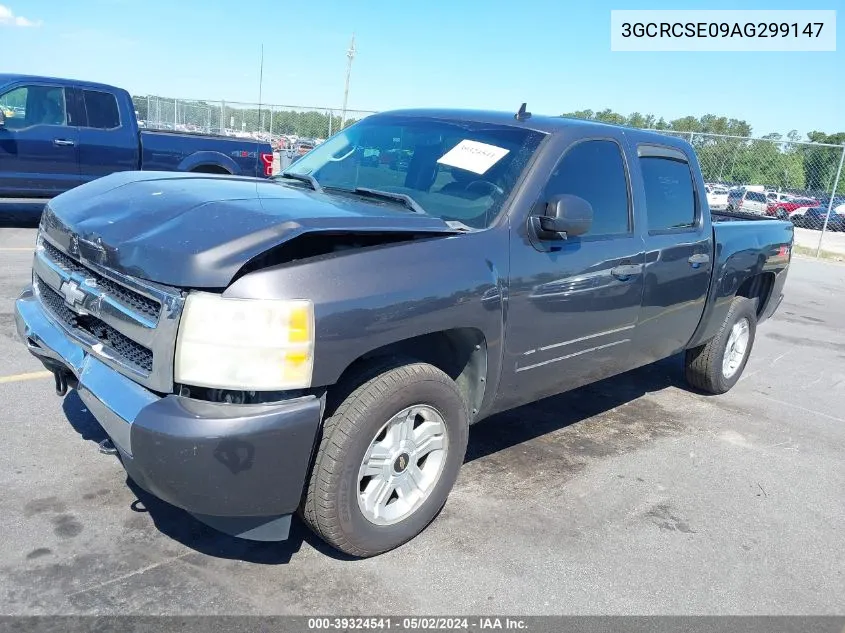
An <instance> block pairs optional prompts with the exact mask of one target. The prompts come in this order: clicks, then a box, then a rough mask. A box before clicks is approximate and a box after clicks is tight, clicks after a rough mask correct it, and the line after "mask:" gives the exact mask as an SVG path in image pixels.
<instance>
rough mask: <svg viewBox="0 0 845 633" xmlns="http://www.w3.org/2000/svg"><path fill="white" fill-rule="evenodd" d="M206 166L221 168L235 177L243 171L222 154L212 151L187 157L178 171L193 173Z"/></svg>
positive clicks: (180, 164)
mask: <svg viewBox="0 0 845 633" xmlns="http://www.w3.org/2000/svg"><path fill="white" fill-rule="evenodd" d="M206 165H213V166H215V167H221V168H223V169H225V170H226V171H228V172H229V173H230V174H233V175H235V176H240V175H241V169H240V167H238V164H237V163H236V162H235V161H234V160H232V159H231V158H230V157H229V156H226V155H225V154H223V153H221V152H212V151H204V152H194V153H193V154H190V155H188V156H186V157H185V158H184V159H183V160H182V162H181V163H179V166H178V167H177V170H178V171H192V170H194V169H196V168H197V167H203V166H206Z"/></svg>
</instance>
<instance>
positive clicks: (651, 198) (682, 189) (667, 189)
mask: <svg viewBox="0 0 845 633" xmlns="http://www.w3.org/2000/svg"><path fill="white" fill-rule="evenodd" d="M640 169H641V170H642V173H643V185H644V186H645V200H646V211H647V213H648V229H649V231H668V230H672V229H684V228H692V227H693V226H695V189H694V188H693V184H692V173H691V172H690V168H689V165H688V164H687V163H686V162H685V161H681V160H676V159H674V158H667V157H663V156H642V157H640Z"/></svg>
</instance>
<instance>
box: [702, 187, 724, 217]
mask: <svg viewBox="0 0 845 633" xmlns="http://www.w3.org/2000/svg"><path fill="white" fill-rule="evenodd" d="M705 191H706V192H707V204H708V205H710V209H712V210H713V211H724V210H725V209H727V208H728V190H727V189H725V188H724V187H718V186H708V187H705Z"/></svg>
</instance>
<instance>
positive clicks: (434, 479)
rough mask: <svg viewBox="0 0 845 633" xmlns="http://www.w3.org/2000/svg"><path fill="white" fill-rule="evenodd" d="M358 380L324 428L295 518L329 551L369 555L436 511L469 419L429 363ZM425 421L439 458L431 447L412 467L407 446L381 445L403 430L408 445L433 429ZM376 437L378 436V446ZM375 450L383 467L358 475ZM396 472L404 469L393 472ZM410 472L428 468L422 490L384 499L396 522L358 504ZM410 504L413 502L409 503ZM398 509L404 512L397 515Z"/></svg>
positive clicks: (401, 539)
mask: <svg viewBox="0 0 845 633" xmlns="http://www.w3.org/2000/svg"><path fill="white" fill-rule="evenodd" d="M361 383H362V384H360V386H358V387H357V388H356V389H354V391H352V392H351V393H350V394H349V395H348V396H347V397H346V398H345V399H344V400H343V401H342V402H341V403H340V405H339V406H338V407H337V409H336V410H335V411H334V414H333V415H332V416H331V417H329V418H328V419H326V421H325V423H324V425H323V433H322V438H321V440H320V446H319V449H318V451H317V455H316V457H315V460H314V466H313V468H312V471H311V476H310V479H309V482H308V488H307V490H306V492H305V496H304V499H303V503H302V506H301V509H300V514H301V516H302V518H303V520H304V521H305V523H306V524H307V525H308V526H309V527H310V528H311V529H312V530H313V531H314V532H315V533H316V534H317V535H318V536H319V537H321V538H322V539H323V540H325V541H326V542H327V543H329V544H330V545H332V546H333V547H335V548H337V549H338V550H340V551H342V552H344V553H346V554H350V555H352V556H357V557H368V556H374V555H376V554H381V553H383V552H386V551H388V550H391V549H393V548H395V547H398V546H399V545H402V544H403V543H405V542H407V541H409V540H411V539H412V538H414V537H415V536H416V535H417V534H419V533H420V532H422V531H423V530H424V529H425V527H426V526H427V525H428V524H429V523H430V522H431V521H432V520H433V519H434V518H435V517H436V516H437V514H438V513H439V512H440V510H441V508H442V507H443V505H444V504H445V503H446V498H447V497H448V495H449V492H450V491H451V490H452V486H453V485H454V484H455V480H456V479H457V477H458V472H459V470H460V468H461V465H462V464H463V460H464V455H465V453H466V445H467V436H468V432H469V414H468V411H467V405H466V403H465V401H464V399H463V397H462V396H461V394H460V392H459V391H458V388H457V385H456V384H455V383H454V381H453V380H452V379H451V378H449V376H447V375H446V374H445V373H444V372H442V371H441V370H440V369H438V368H436V367H434V366H433V365H429V364H427V363H420V362H414V361H410V362H404V363H402V364H398V366H397V363H396V362H394V364H393V366H392V367H390V366H389V365H388V366H387V368H385V367H382V368H381V371H379V372H377V373H376V375H374V376H373V375H372V370H371V373H370V374H368V375H366V374H365V375H364V376H363V380H361ZM415 411H419V412H420V413H419V414H415V413H414V412H415ZM406 412H408V413H407V415H406ZM422 413H424V414H425V416H427V417H426V418H425V419H424V420H423V421H421V422H417V421H418V420H420V419H423V418H422V415H421V414H422ZM400 414H401V415H400ZM438 415H439V421H438V420H437V418H438ZM403 420H405V421H406V422H403ZM407 420H410V422H407ZM432 420H433V422H432ZM428 422H432V424H434V425H435V427H436V428H438V429H440V431H441V432H440V435H438V436H437V437H438V438H439V439H438V441H439V442H440V443H441V444H442V446H443V447H444V448H443V449H442V453H441V452H438V451H437V450H436V449H435V450H431V452H430V453H427V454H426V455H424V456H423V457H422V458H419V460H420V461H418V462H417V461H416V459H417V458H416V457H415V455H416V454H417V453H416V452H415V451H416V450H417V449H416V448H408V449H407V452H406V449H405V448H402V447H400V448H398V449H396V451H398V452H395V451H392V449H386V448H384V446H385V444H390V443H391V442H392V440H391V442H389V441H388V440H389V439H390V438H394V437H396V436H397V434H399V435H401V432H402V430H407V429H410V431H409V433H410V434H408V435H404V436H403V437H404V438H405V439H403V440H401V441H402V442H407V443H413V441H414V440H415V439H417V438H418V437H421V436H422V431H421V429H423V428H426V429H428V428H435V427H432V426H431V425H430V424H427V423H428ZM440 422H442V425H440ZM409 424H410V426H408V425H409ZM423 424H426V425H427V426H426V427H423ZM437 425H439V426H437ZM379 437H381V438H383V439H382V440H381V441H379ZM376 445H378V447H379V449H378V450H380V451H386V454H387V455H390V457H387V458H383V459H382V460H380V461H381V462H383V463H384V464H385V466H383V467H380V468H383V470H382V471H380V474H379V475H375V476H371V477H368V476H367V475H364V476H363V478H362V472H365V471H364V462H365V458H367V457H368V455H371V454H374V453H375V451H376V448H375V446H376ZM408 445H410V444H403V445H401V446H408ZM427 445H428V444H427ZM397 446H398V445H397ZM432 446H433V444H432ZM420 450H422V449H420ZM394 452H395V454H394ZM403 456H404V457H405V461H404V462H403V461H402V459H403ZM374 460H375V458H370V460H369V461H368V462H367V463H368V464H372V463H373V461H374ZM412 464H413V466H412ZM400 468H401V472H397V469H400ZM413 469H416V470H413ZM426 469H428V470H426ZM412 470H413V472H415V473H418V474H419V475H421V474H422V473H423V471H426V477H425V479H426V481H427V482H428V488H427V489H426V490H425V491H424V492H423V491H422V486H420V488H419V489H414V490H413V491H412V492H410V493H408V492H403V488H402V486H401V485H400V484H399V483H397V484H396V487H395V488H394V489H393V491H392V492H390V494H389V495H385V496H384V497H383V498H386V499H387V501H386V502H385V503H384V505H383V506H380V510H381V511H382V513H383V514H384V513H387V514H389V513H393V515H396V514H398V515H399V516H394V517H393V518H394V519H395V520H394V521H393V522H390V516H373V515H372V513H373V512H378V511H373V510H372V509H370V510H367V509H365V507H364V505H365V502H364V501H363V499H364V497H365V496H366V495H367V491H368V490H370V489H371V486H372V487H374V489H379V490H386V488H385V487H389V486H390V485H391V484H390V483H389V481H390V480H391V478H395V479H396V481H397V482H399V481H400V480H401V481H402V482H407V480H408V477H407V476H406V474H410V473H411V472H412ZM429 471H430V472H429ZM412 479H413V477H412ZM362 488H363V490H362ZM400 493H401V496H400ZM394 496H395V498H394ZM372 497H373V495H370V496H369V497H367V498H372ZM391 499H392V501H391ZM413 499H416V501H413V502H412V501H411V500H413ZM391 503H392V504H394V506H391V505H390V504H391ZM397 503H398V504H400V505H398V506H397V505H395V504H397ZM415 504H416V505H415ZM375 505H379V504H375ZM396 508H399V510H397V509H396ZM402 508H405V509H406V510H407V512H408V513H407V514H404V515H403V514H401V512H400V510H401V509H402ZM367 512H370V513H371V514H370V515H368V514H367ZM379 522H381V523H379Z"/></svg>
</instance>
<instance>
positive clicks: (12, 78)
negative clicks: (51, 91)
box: [0, 73, 120, 91]
mask: <svg viewBox="0 0 845 633" xmlns="http://www.w3.org/2000/svg"><path fill="white" fill-rule="evenodd" d="M18 81H33V82H38V83H51V82H55V83H57V84H62V85H65V84H74V85H76V86H79V87H82V88H95V89H99V90H106V91H117V90H120V88H117V87H116V86H111V85H109V84H102V83H97V82H95V81H81V80H79V79H64V78H62V77H44V76H42V75H22V74H15V73H0V86H2V85H3V84H9V83H12V82H18Z"/></svg>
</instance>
